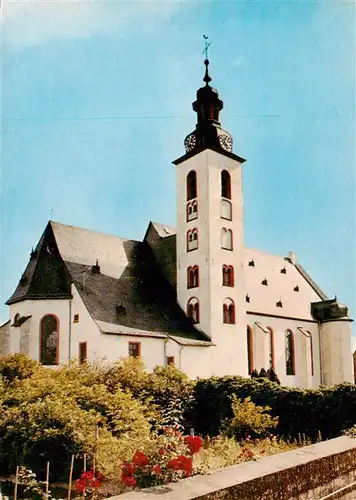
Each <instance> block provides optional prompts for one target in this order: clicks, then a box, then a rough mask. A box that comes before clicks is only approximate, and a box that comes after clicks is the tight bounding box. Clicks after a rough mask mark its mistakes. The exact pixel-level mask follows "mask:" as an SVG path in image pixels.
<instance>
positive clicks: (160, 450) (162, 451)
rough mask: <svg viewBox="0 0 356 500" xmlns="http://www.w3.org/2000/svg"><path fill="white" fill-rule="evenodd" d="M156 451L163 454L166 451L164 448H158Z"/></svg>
mask: <svg viewBox="0 0 356 500" xmlns="http://www.w3.org/2000/svg"><path fill="white" fill-rule="evenodd" d="M158 453H159V454H160V455H164V454H165V453H166V450H165V449H164V448H160V449H159V450H158Z"/></svg>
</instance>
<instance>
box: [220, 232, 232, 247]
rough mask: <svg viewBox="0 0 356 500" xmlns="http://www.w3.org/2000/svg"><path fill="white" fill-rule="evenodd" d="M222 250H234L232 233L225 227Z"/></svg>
mask: <svg viewBox="0 0 356 500" xmlns="http://www.w3.org/2000/svg"><path fill="white" fill-rule="evenodd" d="M221 248H224V249H225V250H232V248H233V245H232V231H231V229H226V228H225V227H223V228H222V229H221Z"/></svg>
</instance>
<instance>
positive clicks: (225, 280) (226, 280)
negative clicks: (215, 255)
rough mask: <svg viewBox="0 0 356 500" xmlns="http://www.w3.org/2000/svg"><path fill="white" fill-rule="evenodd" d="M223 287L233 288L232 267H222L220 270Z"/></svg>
mask: <svg viewBox="0 0 356 500" xmlns="http://www.w3.org/2000/svg"><path fill="white" fill-rule="evenodd" d="M222 284H223V286H234V268H233V266H225V265H224V266H223V268H222Z"/></svg>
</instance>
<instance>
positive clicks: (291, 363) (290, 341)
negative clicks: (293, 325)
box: [285, 330, 295, 375]
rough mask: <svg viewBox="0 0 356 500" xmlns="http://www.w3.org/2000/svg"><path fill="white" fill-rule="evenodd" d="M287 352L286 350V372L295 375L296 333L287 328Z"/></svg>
mask: <svg viewBox="0 0 356 500" xmlns="http://www.w3.org/2000/svg"><path fill="white" fill-rule="evenodd" d="M285 352H286V374H287V375H295V350H294V333H293V332H292V330H287V331H286V333H285Z"/></svg>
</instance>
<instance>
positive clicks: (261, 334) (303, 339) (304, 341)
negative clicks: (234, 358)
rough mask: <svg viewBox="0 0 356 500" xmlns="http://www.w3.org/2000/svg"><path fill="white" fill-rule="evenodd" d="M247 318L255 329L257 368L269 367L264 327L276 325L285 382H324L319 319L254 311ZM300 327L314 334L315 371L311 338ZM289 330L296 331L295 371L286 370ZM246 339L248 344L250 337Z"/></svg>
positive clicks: (276, 350)
mask: <svg viewBox="0 0 356 500" xmlns="http://www.w3.org/2000/svg"><path fill="white" fill-rule="evenodd" d="M247 321H248V325H249V326H250V327H251V328H252V331H253V367H254V368H256V369H257V370H258V371H260V369H261V368H265V369H266V370H267V369H268V368H269V365H268V350H267V341H266V337H267V335H268V333H267V332H265V331H264V330H267V329H268V328H272V330H273V338H274V364H275V372H276V373H277V375H278V377H279V379H280V381H281V384H282V385H287V386H298V387H305V388H307V387H318V386H319V385H320V383H321V382H320V347H319V324H318V323H316V322H311V321H302V320H297V319H285V318H276V317H268V316H260V315H253V314H248V315H247ZM257 323H259V324H260V325H261V326H262V328H261V327H260V326H258V325H257ZM300 328H301V329H302V330H304V332H305V333H307V332H308V333H309V332H310V334H311V336H312V342H313V367H314V375H312V374H311V373H312V370H311V349H310V339H309V337H307V336H306V335H305V334H304V333H303V332H302V331H301V330H300ZM287 330H291V331H292V332H293V334H294V349H295V375H287V374H286V355H285V333H286V331H287ZM246 335H247V334H246ZM246 335H245V338H246ZM245 342H246V344H247V340H246V341H245Z"/></svg>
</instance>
